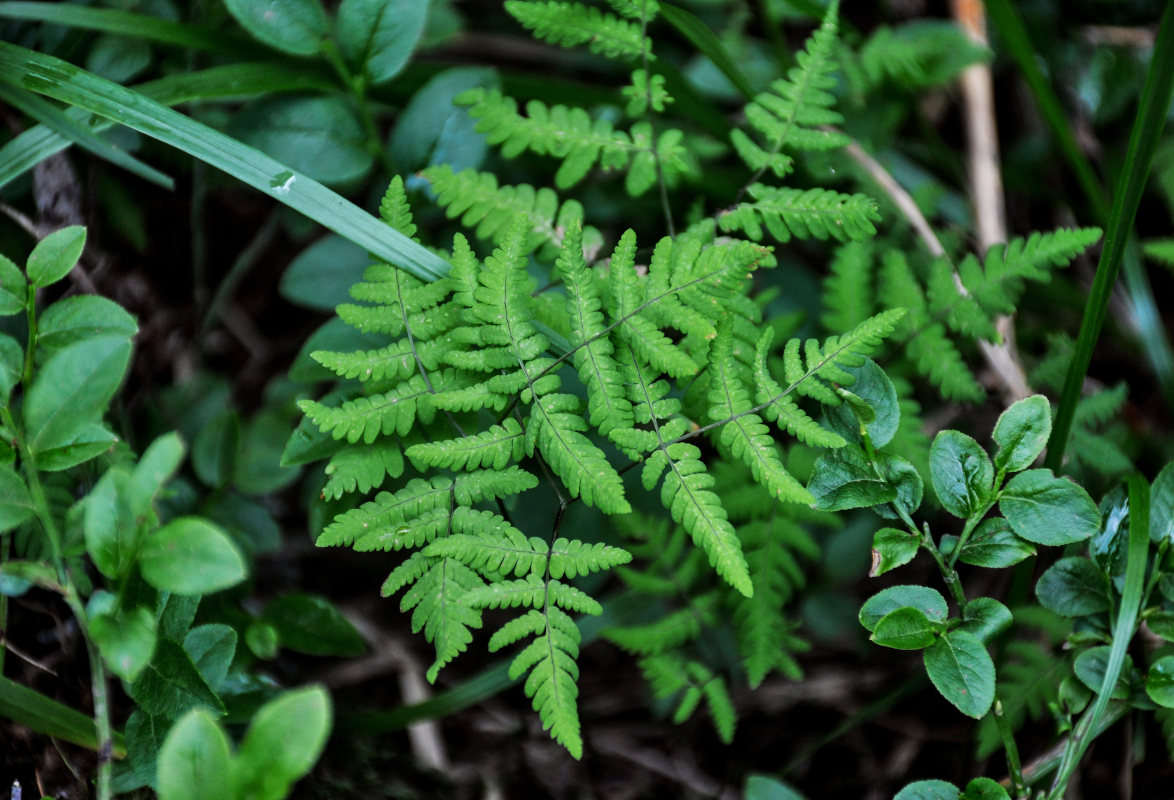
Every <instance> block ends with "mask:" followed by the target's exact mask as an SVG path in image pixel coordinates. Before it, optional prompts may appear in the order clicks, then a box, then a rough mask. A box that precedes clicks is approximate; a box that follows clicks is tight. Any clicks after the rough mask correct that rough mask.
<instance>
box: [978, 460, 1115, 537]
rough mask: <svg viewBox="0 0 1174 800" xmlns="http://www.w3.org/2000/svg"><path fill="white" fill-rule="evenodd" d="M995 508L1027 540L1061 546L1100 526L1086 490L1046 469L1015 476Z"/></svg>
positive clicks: (1096, 529)
mask: <svg viewBox="0 0 1174 800" xmlns="http://www.w3.org/2000/svg"><path fill="white" fill-rule="evenodd" d="M999 510H1000V511H1002V512H1003V516H1005V517H1006V518H1007V521H1008V522H1009V523H1011V527H1012V529H1014V531H1015V533H1016V534H1018V535H1019V536H1021V537H1022V538H1024V539H1027V540H1028V541H1029V542H1035V543H1036V544H1046V545H1053V546H1059V545H1065V544H1071V543H1072V542H1080V541H1083V540H1085V539H1087V538H1088V537H1090V536H1092V535H1093V534H1095V533H1096V532H1097V531H1099V530H1100V528H1101V515H1100V513H1099V512H1098V511H1097V507H1096V504H1095V503H1093V501H1092V498H1091V497H1089V496H1088V492H1086V491H1084V489H1082V488H1081V487H1079V486H1077V485H1076V484H1075V483H1073V482H1072V481H1070V480H1068V479H1066V478H1057V477H1055V476H1054V475H1052V471H1051V470H1050V469H1032V470H1028V471H1027V472H1022V473H1020V474H1018V475H1016V476H1015V477H1014V478H1012V479H1011V481H1010V482H1009V483H1008V484H1007V485H1006V487H1004V489H1003V493H1002V497H1001V498H1000V500H999Z"/></svg>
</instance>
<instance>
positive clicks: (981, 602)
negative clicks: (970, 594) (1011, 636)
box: [961, 597, 1014, 644]
mask: <svg viewBox="0 0 1174 800" xmlns="http://www.w3.org/2000/svg"><path fill="white" fill-rule="evenodd" d="M1013 621H1014V620H1013V617H1012V616H1011V610H1010V609H1009V608H1007V607H1006V606H1005V605H1003V604H1002V603H1000V602H999V601H998V600H996V599H994V598H993V597H976V598H974V599H973V600H971V601H970V602H969V603H967V604H966V609H965V610H964V611H963V612H962V625H961V629H962V630H964V631H968V632H970V633H973V634H974V635H975V636H976V637H978V640H979V641H980V642H982V643H983V644H989V643H990V641H991V640H992V639H994V638H995V637H996V636H998V635H999V634H1000V633H1002V632H1003V631H1005V630H1007V629H1008V628H1010V627H1011V623H1012V622H1013Z"/></svg>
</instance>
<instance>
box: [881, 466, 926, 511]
mask: <svg viewBox="0 0 1174 800" xmlns="http://www.w3.org/2000/svg"><path fill="white" fill-rule="evenodd" d="M876 462H877V468H878V469H880V471H881V474H882V475H884V479H885V482H886V483H888V485H889V486H892V487H893V489H894V491H895V492H896V494H897V496H896V497H895V498H893V501H892V502H893V505H895V506H897V507H898V508H900V509H903V510H904V511H905V513H906V514H913V512H915V511H916V510H917V509H918V508H920V507H921V499H922V496H923V495H924V493H925V484H924V482H923V481H922V480H921V473H919V472H918V471H917V468H916V467H915V466H913V464H912V463H911V462H909V461H907V460H905V459H904V458H901V457H900V456H896V455H892V454H890V453H877V454H876ZM873 510H874V511H876V513H878V514H880V515H881V516H882V517H886V518H888V519H896V518H897V517H898V515H897V513H896V512H894V511H893V510H892V509H891V508H889V507H888V506H883V505H879V506H876V507H875V508H874V509H873Z"/></svg>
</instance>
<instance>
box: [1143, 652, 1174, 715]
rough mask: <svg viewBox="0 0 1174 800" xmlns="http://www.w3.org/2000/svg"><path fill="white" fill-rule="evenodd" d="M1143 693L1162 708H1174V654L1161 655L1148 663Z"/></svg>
mask: <svg viewBox="0 0 1174 800" xmlns="http://www.w3.org/2000/svg"><path fill="white" fill-rule="evenodd" d="M1145 693H1146V694H1147V695H1149V697H1150V699H1151V700H1153V701H1154V702H1155V703H1157V704H1158V705H1160V706H1162V707H1163V708H1174V656H1163V657H1162V658H1159V659H1158V660H1157V661H1155V662H1154V663H1153V664H1150V671H1149V673H1148V674H1147V675H1146V677H1145Z"/></svg>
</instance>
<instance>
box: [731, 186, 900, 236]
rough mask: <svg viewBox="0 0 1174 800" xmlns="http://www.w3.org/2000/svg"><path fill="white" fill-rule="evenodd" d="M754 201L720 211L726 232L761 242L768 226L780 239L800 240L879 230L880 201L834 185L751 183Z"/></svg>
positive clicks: (867, 233)
mask: <svg viewBox="0 0 1174 800" xmlns="http://www.w3.org/2000/svg"><path fill="white" fill-rule="evenodd" d="M747 193H748V194H749V195H750V197H751V198H752V202H743V203H739V204H738V205H736V206H734V207H733V208H731V209H729V210H727V211H723V212H722V213H721V214H719V215H718V218H717V221H718V225H719V226H720V227H721V229H722V230H723V231H742V232H744V233H745V234H746V235H747V236H749V237H750V238H751V239H753V240H754V241H756V242H757V241H761V240H762V234H763V231H762V229H763V227H765V228H766V230H767V232H769V233H770V235H771V236H773V237H774V238H775V240H777V241H779V242H789V241H791V238H792V237H794V238H798V239H819V240H826V239H835V240H836V241H840V242H847V241H859V240H862V239H868V238H870V237H872V236H874V235H876V226H875V225H874V223H875V222H877V221H878V220H879V219H880V213H879V211H878V210H877V205H876V202H875V201H873V200H872V198H870V197H867V196H865V195H862V194H843V193H841V192H835V191H832V190H830V189H818V188H817V189H806V190H804V189H791V188H778V187H773V186H766V185H764V184H761V183H755V184H751V185H750V187H749V188H748V189H747Z"/></svg>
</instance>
